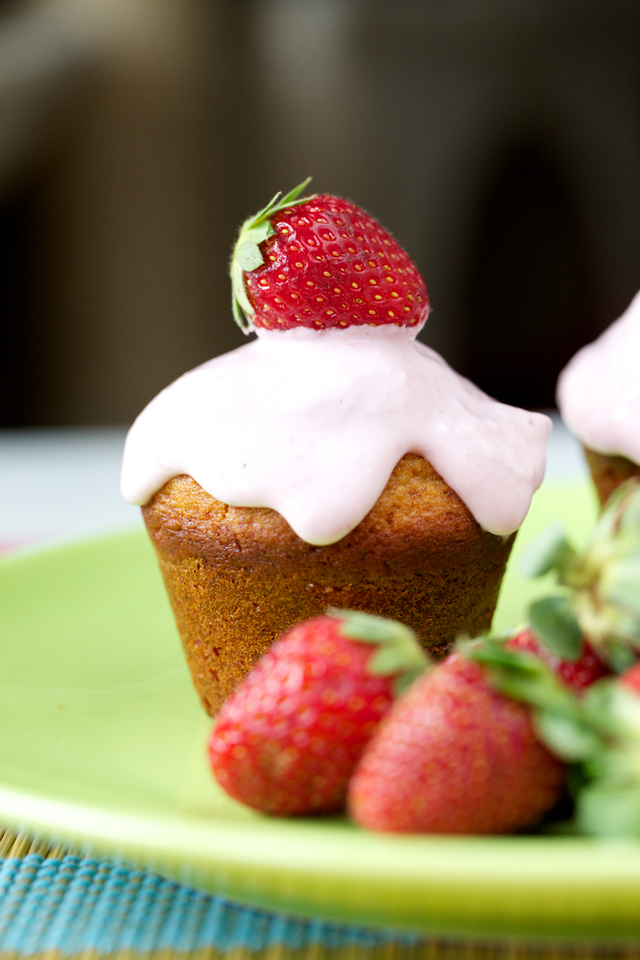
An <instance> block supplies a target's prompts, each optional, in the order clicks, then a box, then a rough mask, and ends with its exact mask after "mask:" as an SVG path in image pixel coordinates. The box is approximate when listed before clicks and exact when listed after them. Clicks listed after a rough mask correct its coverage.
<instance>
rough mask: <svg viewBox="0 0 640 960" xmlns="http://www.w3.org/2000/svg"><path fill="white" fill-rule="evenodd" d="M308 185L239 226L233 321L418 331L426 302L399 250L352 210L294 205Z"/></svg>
mask: <svg viewBox="0 0 640 960" xmlns="http://www.w3.org/2000/svg"><path fill="white" fill-rule="evenodd" d="M308 182H309V181H308V180H307V181H305V182H304V183H303V184H300V186H299V187H297V188H296V189H295V190H292V191H291V193H289V194H287V196H286V197H284V198H283V199H282V200H280V199H279V198H280V194H277V195H276V197H274V199H273V200H272V201H271V203H270V204H269V205H268V206H267V207H265V209H264V210H261V211H260V213H258V214H257V215H256V216H255V217H253V218H250V219H249V220H247V221H246V222H245V223H244V224H243V226H242V229H241V231H240V236H239V238H238V242H237V243H236V246H235V248H234V253H233V259H232V265H231V276H232V281H233V288H234V296H233V305H234V316H235V318H236V321H237V322H238V324H239V325H240V326H241V327H242V328H243V329H244V330H245V331H248V330H250V329H252V328H253V327H265V328H267V329H277V330H291V329H293V328H295V327H311V328H312V329H315V330H324V329H329V328H332V327H343V328H344V327H350V326H363V325H370V326H374V327H375V326H379V325H385V324H395V325H396V326H406V327H412V328H416V329H418V328H419V327H420V326H421V324H422V323H423V322H424V321H425V320H426V318H427V313H428V310H429V300H428V297H427V290H426V287H425V285H424V281H423V280H422V277H421V276H420V274H419V272H418V270H417V269H416V267H415V266H414V265H413V263H412V262H411V260H410V259H409V257H408V256H407V254H406V253H405V252H404V250H403V249H402V247H400V246H399V244H398V243H397V242H396V241H395V240H394V239H393V237H392V236H391V234H389V233H388V232H387V231H386V230H385V229H384V228H383V227H381V226H380V224H379V223H378V222H377V221H376V220H374V219H373V218H372V217H370V216H369V215H368V214H367V213H365V212H364V211H363V210H360V209H359V208H358V207H356V206H355V205H354V204H353V203H349V202H348V201H347V200H341V199H340V198H339V197H332V196H328V195H326V194H317V195H315V196H313V197H308V198H305V199H303V200H298V199H297V197H298V195H299V193H301V192H302V190H303V189H304V187H306V185H307V183H308Z"/></svg>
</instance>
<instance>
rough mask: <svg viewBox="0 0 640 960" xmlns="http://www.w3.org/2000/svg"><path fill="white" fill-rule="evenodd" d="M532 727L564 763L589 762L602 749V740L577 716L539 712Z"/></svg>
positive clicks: (548, 711)
mask: <svg viewBox="0 0 640 960" xmlns="http://www.w3.org/2000/svg"><path fill="white" fill-rule="evenodd" d="M534 727H535V730H536V733H537V735H538V737H539V738H540V740H542V742H543V743H544V744H545V745H546V746H547V747H548V748H549V750H551V752H552V753H553V754H555V755H556V756H557V757H558V759H560V760H564V762H565V763H577V762H579V761H585V760H591V759H593V758H594V757H596V756H597V755H598V754H599V752H600V751H601V749H602V740H601V738H600V737H599V736H598V735H597V734H595V733H594V732H593V731H592V730H590V729H589V728H588V727H587V726H586V725H585V724H584V721H582V722H581V718H580V717H579V715H576V716H573V717H571V716H562V715H561V714H558V713H554V712H553V711H552V710H544V709H543V710H539V711H538V712H537V713H536V715H535V718H534Z"/></svg>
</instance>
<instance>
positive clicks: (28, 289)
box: [0, 0, 640, 427]
mask: <svg viewBox="0 0 640 960" xmlns="http://www.w3.org/2000/svg"><path fill="white" fill-rule="evenodd" d="M308 174H312V175H313V177H314V180H313V184H312V186H313V188H314V189H315V190H316V191H319V192H320V191H322V192H331V193H337V194H340V195H342V196H346V197H348V198H350V199H352V200H354V201H356V202H357V203H358V204H360V205H361V206H363V207H365V208H366V209H368V210H369V211H370V212H371V213H373V214H374V215H375V216H376V217H377V218H378V219H379V220H380V221H381V222H382V223H383V224H384V225H385V226H386V227H387V228H389V229H390V230H392V231H393V232H394V233H395V235H396V236H397V238H398V240H399V241H400V243H401V244H402V245H403V246H404V247H405V248H406V249H407V250H408V252H409V253H410V254H411V256H412V257H413V259H414V260H415V261H416V262H417V264H418V266H419V267H420V269H421V271H422V273H423V275H424V277H425V280H426V282H427V286H428V288H429V292H430V296H431V301H432V307H433V312H432V315H431V317H430V319H429V322H428V324H427V326H426V328H425V330H424V332H423V334H422V335H421V339H424V340H425V341H426V342H427V343H429V344H431V345H432V346H433V347H435V348H436V349H437V350H439V351H440V352H441V353H442V354H443V355H444V356H445V357H446V358H447V359H448V360H449V362H450V363H451V364H452V365H453V366H455V367H456V369H458V370H459V371H461V372H463V373H464V374H466V375H467V376H469V377H471V378H472V379H473V380H475V381H476V382H477V383H478V384H479V385H480V386H481V387H482V388H483V389H485V390H486V391H487V392H489V393H491V394H493V395H494V396H496V397H497V398H499V399H500V400H504V401H506V402H510V403H515V404H518V405H521V406H527V407H550V406H552V405H553V402H554V385H555V380H556V377H557V374H558V372H559V370H560V369H561V367H562V366H563V365H564V364H565V363H566V361H567V360H568V359H569V357H570V356H571V355H572V354H573V353H574V352H575V350H576V349H578V347H580V346H581V345H582V344H584V343H586V342H588V341H589V340H591V339H593V337H594V336H595V335H597V333H598V332H599V331H600V330H602V329H603V328H604V327H605V326H607V325H608V324H609V323H610V322H611V321H612V320H613V319H615V317H616V316H618V315H619V314H620V313H621V312H622V310H623V309H624V308H625V307H626V305H627V304H628V302H629V301H630V299H631V297H632V296H633V294H634V293H635V292H636V289H637V288H638V287H640V3H639V2H638V0H517V2H516V3H514V2H513V0H393V2H391V0H152V2H149V0H48V2H45V0H40V2H18V0H13V2H11V0H10V2H7V0H0V426H3V427H11V426H30V425H54V424H55V425H59V424H109V423H113V424H116V423H127V422H130V421H131V420H132V419H133V418H134V416H135V415H136V414H137V413H138V412H139V410H140V409H141V408H142V406H143V405H144V404H145V403H146V402H147V401H148V400H149V399H151V397H152V396H153V395H154V394H155V393H156V392H157V391H158V390H159V389H160V388H162V387H163V386H165V385H166V384H167V383H168V382H169V381H171V380H172V379H174V378H175V377H176V376H178V375H179V374H181V373H182V372H184V371H185V370H187V369H188V368H190V367H192V366H194V365H195V364H197V363H199V362H201V361H203V360H205V359H207V358H208V357H210V356H213V355H215V354H217V353H221V352H223V351H225V350H228V349H231V348H232V347H234V346H237V345H239V344H241V343H242V342H244V338H243V336H242V334H241V333H240V332H239V331H238V330H237V329H236V328H235V326H234V323H233V320H232V318H231V313H230V309H229V299H230V298H229V283H228V280H227V275H226V267H227V259H228V255H229V249H230V246H231V243H232V241H233V239H234V233H235V231H236V229H237V227H238V225H239V223H240V222H241V221H242V220H243V219H244V218H245V217H246V216H248V215H249V214H250V213H252V212H254V211H255V210H257V209H258V208H259V207H260V206H261V205H263V204H264V203H265V202H266V201H267V200H268V199H269V198H270V197H271V195H272V194H273V193H274V192H275V191H276V190H278V189H281V190H288V189H289V188H291V187H292V186H293V185H295V184H296V183H298V182H299V181H300V180H302V179H303V178H304V177H305V176H307V175H308Z"/></svg>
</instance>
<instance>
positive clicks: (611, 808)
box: [576, 782, 640, 837]
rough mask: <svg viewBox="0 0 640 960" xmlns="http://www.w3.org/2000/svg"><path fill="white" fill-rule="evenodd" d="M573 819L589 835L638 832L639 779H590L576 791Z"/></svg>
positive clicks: (639, 828) (617, 835) (623, 835)
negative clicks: (574, 817)
mask: <svg viewBox="0 0 640 960" xmlns="http://www.w3.org/2000/svg"><path fill="white" fill-rule="evenodd" d="M576 820H577V823H578V826H579V827H580V828H581V830H582V831H583V832H584V833H587V834H589V835H590V836H593V837H638V836H640V783H620V784H612V783H599V782H595V783H591V784H588V785H587V786H586V787H584V788H583V789H582V790H581V791H580V793H579V794H578V798H577V801H576Z"/></svg>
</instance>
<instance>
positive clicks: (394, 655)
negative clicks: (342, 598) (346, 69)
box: [327, 607, 429, 696]
mask: <svg viewBox="0 0 640 960" xmlns="http://www.w3.org/2000/svg"><path fill="white" fill-rule="evenodd" d="M327 614H328V616H330V617H336V618H337V619H339V620H341V621H342V623H341V625H340V633H341V634H342V635H343V637H348V638H349V639H350V640H357V641H358V642H359V643H368V644H371V645H372V646H376V647H377V648H378V649H377V650H376V651H375V652H374V653H373V655H372V656H371V657H370V658H369V661H368V663H367V670H368V671H369V673H371V674H372V675H373V676H379V677H394V681H393V692H394V695H395V696H399V694H400V693H402V691H403V690H405V689H406V687H408V686H409V684H410V683H413V681H414V680H415V679H416V677H418V676H419V675H420V674H421V673H424V671H425V670H426V669H428V667H429V658H428V656H427V654H426V653H425V652H424V650H423V649H422V647H421V646H420V644H419V643H418V640H417V638H416V635H415V633H414V632H413V630H411V629H410V628H409V627H406V626H405V625H404V624H402V623H398V621H397V620H386V619H385V618H384V617H376V616H374V615H373V614H370V613H362V612H360V611H358V610H336V609H335V608H334V607H329V609H328V610H327Z"/></svg>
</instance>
